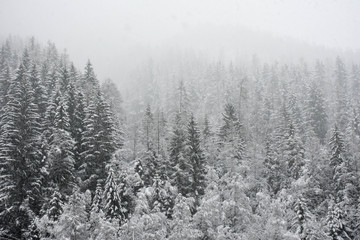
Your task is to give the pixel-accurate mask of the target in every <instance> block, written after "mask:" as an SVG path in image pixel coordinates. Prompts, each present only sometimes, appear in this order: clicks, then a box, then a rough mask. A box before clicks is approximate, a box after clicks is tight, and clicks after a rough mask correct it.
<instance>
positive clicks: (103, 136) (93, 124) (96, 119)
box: [80, 92, 117, 191]
mask: <svg viewBox="0 0 360 240" xmlns="http://www.w3.org/2000/svg"><path fill="white" fill-rule="evenodd" d="M84 124H85V131H84V132H83V134H82V146H81V147H82V152H81V161H82V165H81V166H80V172H81V173H80V174H81V176H82V180H83V181H84V184H85V185H84V187H85V188H87V189H90V190H92V191H95V189H96V183H97V180H98V179H103V180H104V179H105V178H106V171H105V166H106V164H108V163H109V161H110V158H111V156H112V154H113V153H114V151H115V149H116V147H117V146H116V142H115V141H114V135H113V131H114V124H113V119H112V116H111V112H110V110H109V106H108V105H107V103H105V102H104V99H103V97H102V94H101V92H98V94H97V95H96V97H95V101H90V105H89V106H88V107H87V108H86V117H85V120H84Z"/></svg>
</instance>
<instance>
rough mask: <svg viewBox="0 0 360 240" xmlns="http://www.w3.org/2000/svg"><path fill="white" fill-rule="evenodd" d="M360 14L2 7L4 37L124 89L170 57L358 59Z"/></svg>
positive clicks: (270, 1)
mask: <svg viewBox="0 0 360 240" xmlns="http://www.w3.org/2000/svg"><path fill="white" fill-rule="evenodd" d="M359 12H360V1H357V0H344V1H336V0H317V1H314V0H311V1H310V0H298V1H296V0H291V1H284V0H264V1H251V0H237V1H236V0H231V1H230V0H229V1H216V0H197V1H190V0H185V1H175V0H153V1H147V0H134V1H124V0H122V1H115V0H114V1H110V0H106V1H95V0H78V1H70V0H63V1H47V0H33V1H26V0H18V1H12V0H2V1H1V2H0V36H1V38H2V39H4V38H6V37H7V36H9V35H13V36H20V37H25V38H26V37H31V36H34V37H35V38H36V39H38V40H39V41H40V42H42V43H44V44H46V42H47V41H48V40H50V41H52V42H54V43H55V44H56V45H57V47H58V48H59V50H61V51H62V50H63V49H66V50H67V53H68V54H69V55H70V57H71V59H72V60H73V61H74V62H75V64H76V65H78V66H84V65H85V63H86V61H87V59H90V60H91V61H92V62H93V64H94V67H95V69H96V72H97V74H98V77H99V79H100V80H103V79H104V78H108V77H109V78H112V79H113V80H114V81H115V82H118V83H121V81H122V78H125V76H126V74H127V72H128V71H129V70H130V69H133V68H134V67H135V66H137V65H138V64H139V63H141V62H143V61H146V59H148V58H150V57H156V55H158V54H159V53H162V52H166V51H168V50H169V49H177V50H179V49H191V50H192V51H195V52H202V53H205V54H212V55H213V56H215V57H219V56H222V57H224V55H226V52H233V53H234V52H236V54H240V55H241V54H243V55H252V54H257V55H260V56H262V57H263V59H266V57H267V56H272V57H273V56H274V55H275V57H282V58H283V57H285V55H291V54H292V55H293V56H297V57H304V56H301V54H304V55H306V54H314V52H316V54H319V53H320V52H322V51H323V50H324V49H326V50H327V51H329V50H331V51H339V50H341V51H350V52H354V53H356V52H357V53H358V49H360V28H359V26H360V14H359ZM284 44H288V45H287V47H284V46H286V45H284ZM290 46H292V47H290ZM294 46H297V47H294ZM274 49H276V50H274ZM294 49H295V50H294ZM304 49H307V50H305V51H304ZM314 49H316V51H314ZM293 56H292V57H293Z"/></svg>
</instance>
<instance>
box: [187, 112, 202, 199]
mask: <svg viewBox="0 0 360 240" xmlns="http://www.w3.org/2000/svg"><path fill="white" fill-rule="evenodd" d="M200 142H201V139H200V132H199V129H198V126H197V123H196V122H195V119H194V116H193V115H191V116H190V121H189V124H188V127H187V141H186V149H187V153H186V154H187V157H188V159H189V161H190V164H191V173H192V186H191V188H192V196H193V197H194V198H195V199H196V201H197V203H198V200H199V198H200V196H202V195H204V192H205V187H206V184H205V175H206V170H205V167H206V166H205V157H204V153H203V150H202V148H201V146H200Z"/></svg>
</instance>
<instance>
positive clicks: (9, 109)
mask: <svg viewBox="0 0 360 240" xmlns="http://www.w3.org/2000/svg"><path fill="white" fill-rule="evenodd" d="M29 66H30V60H29V59H28V54H27V52H26V51H25V52H24V55H23V60H22V63H21V64H20V66H19V68H18V69H17V71H16V76H15V79H14V80H13V81H12V82H11V84H10V87H9V92H8V99H9V101H8V104H7V105H6V106H5V109H4V113H5V115H4V116H3V118H2V119H1V121H2V123H1V124H0V125H1V127H2V129H1V132H2V135H1V137H0V159H1V161H0V175H1V179H0V219H1V220H0V224H1V227H0V228H2V229H3V232H5V233H7V234H8V235H9V236H12V237H14V238H21V237H22V236H23V235H22V234H23V231H25V230H26V229H27V227H28V226H29V224H30V220H29V216H28V213H27V212H26V210H25V209H22V208H21V206H22V204H23V202H24V200H25V199H26V197H27V196H30V197H31V199H32V200H35V201H36V200H37V199H38V198H40V195H39V194H40V193H41V190H40V188H41V179H42V178H41V172H40V169H41V166H42V163H41V160H42V155H41V152H40V151H39V139H40V127H41V126H40V124H39V109H38V107H37V106H36V104H34V91H33V89H32V86H31V83H30V80H29ZM30 207H36V205H35V204H30ZM36 208H37V207H36Z"/></svg>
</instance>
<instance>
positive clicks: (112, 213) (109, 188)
mask: <svg viewBox="0 0 360 240" xmlns="http://www.w3.org/2000/svg"><path fill="white" fill-rule="evenodd" d="M103 194H104V195H103V207H104V213H105V215H106V216H107V217H108V218H109V219H113V218H117V219H119V220H120V222H122V221H124V220H125V216H124V213H123V210H124V209H123V206H122V205H121V199H120V196H119V193H118V186H117V184H116V182H115V179H114V173H113V170H112V169H110V170H109V173H108V177H107V179H106V182H105V188H104V193H103Z"/></svg>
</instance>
